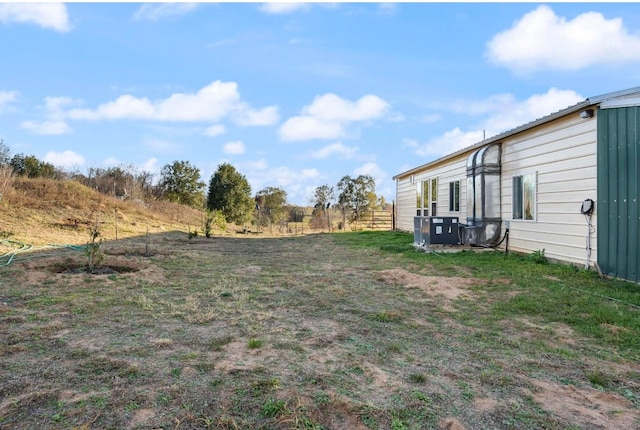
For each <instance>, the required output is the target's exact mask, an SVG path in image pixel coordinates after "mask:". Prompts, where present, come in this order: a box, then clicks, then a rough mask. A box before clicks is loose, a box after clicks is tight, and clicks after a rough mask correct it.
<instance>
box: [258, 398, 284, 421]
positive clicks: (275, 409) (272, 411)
mask: <svg viewBox="0 0 640 430" xmlns="http://www.w3.org/2000/svg"><path fill="white" fill-rule="evenodd" d="M286 407H287V402H285V401H284V400H276V399H269V400H267V401H266V402H265V404H264V405H263V406H262V415H264V416H265V417H275V416H276V415H280V414H283V413H284V412H285V411H286Z"/></svg>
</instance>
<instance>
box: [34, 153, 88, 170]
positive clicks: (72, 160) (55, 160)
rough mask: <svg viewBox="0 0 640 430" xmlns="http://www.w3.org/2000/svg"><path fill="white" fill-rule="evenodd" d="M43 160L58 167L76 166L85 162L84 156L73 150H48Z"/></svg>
mask: <svg viewBox="0 0 640 430" xmlns="http://www.w3.org/2000/svg"><path fill="white" fill-rule="evenodd" d="M44 161H46V162H47V163H51V164H53V165H54V166H60V167H76V166H81V165H83V164H84V163H85V159H84V157H83V156H82V155H80V154H76V153H75V152H73V151H64V152H55V151H49V152H47V155H45V156H44Z"/></svg>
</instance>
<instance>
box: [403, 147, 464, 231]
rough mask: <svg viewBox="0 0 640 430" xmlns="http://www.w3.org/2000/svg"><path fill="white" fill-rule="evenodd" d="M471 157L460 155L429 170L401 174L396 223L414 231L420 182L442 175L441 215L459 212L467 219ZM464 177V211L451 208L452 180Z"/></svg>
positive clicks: (461, 196) (439, 186)
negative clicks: (468, 162)
mask: <svg viewBox="0 0 640 430" xmlns="http://www.w3.org/2000/svg"><path fill="white" fill-rule="evenodd" d="M466 163H467V157H466V156H462V157H457V158H454V159H452V160H447V162H446V163H442V164H441V165H437V166H432V167H431V168H430V169H429V170H427V171H421V172H418V173H416V174H414V175H413V177H414V182H413V183H411V182H410V177H409V176H407V177H404V178H399V179H398V180H397V184H396V187H397V189H396V199H397V220H396V227H397V228H398V229H399V230H404V231H409V232H413V217H415V216H416V184H421V183H422V181H424V180H426V179H432V178H434V177H435V178H437V179H438V197H437V201H436V205H437V206H436V215H437V216H457V217H459V218H460V223H463V224H464V223H466V217H467V193H466V179H467V174H466V172H467V170H466V168H467V167H466V166H467V164H466ZM456 180H459V181H460V211H459V212H450V211H449V182H452V181H456Z"/></svg>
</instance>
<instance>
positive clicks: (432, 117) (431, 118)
mask: <svg viewBox="0 0 640 430" xmlns="http://www.w3.org/2000/svg"><path fill="white" fill-rule="evenodd" d="M441 119H442V115H440V114H437V113H434V114H427V115H423V116H422V117H421V118H420V119H419V121H420V122H424V123H426V124H433V123H436V122H438V121H440V120H441Z"/></svg>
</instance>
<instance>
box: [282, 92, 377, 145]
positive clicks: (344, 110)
mask: <svg viewBox="0 0 640 430" xmlns="http://www.w3.org/2000/svg"><path fill="white" fill-rule="evenodd" d="M388 110H389V104H388V103H387V102H386V101H384V100H383V99H381V98H380V97H378V96H375V95H366V96H364V97H361V98H360V99H358V100H357V101H355V102H352V101H349V100H346V99H343V98H341V97H339V96H337V95H335V94H324V95H322V96H317V97H315V99H314V100H313V102H312V103H311V104H310V105H308V106H305V107H304V108H303V109H302V112H301V113H302V115H300V116H294V117H292V118H289V119H288V120H287V121H285V123H284V124H283V125H282V127H280V137H281V138H282V140H284V141H301V140H311V139H336V138H341V137H345V135H346V127H347V126H348V125H349V124H350V123H354V122H364V121H370V120H373V119H379V118H381V117H383V116H384V115H385V114H386V113H387V112H388Z"/></svg>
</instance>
